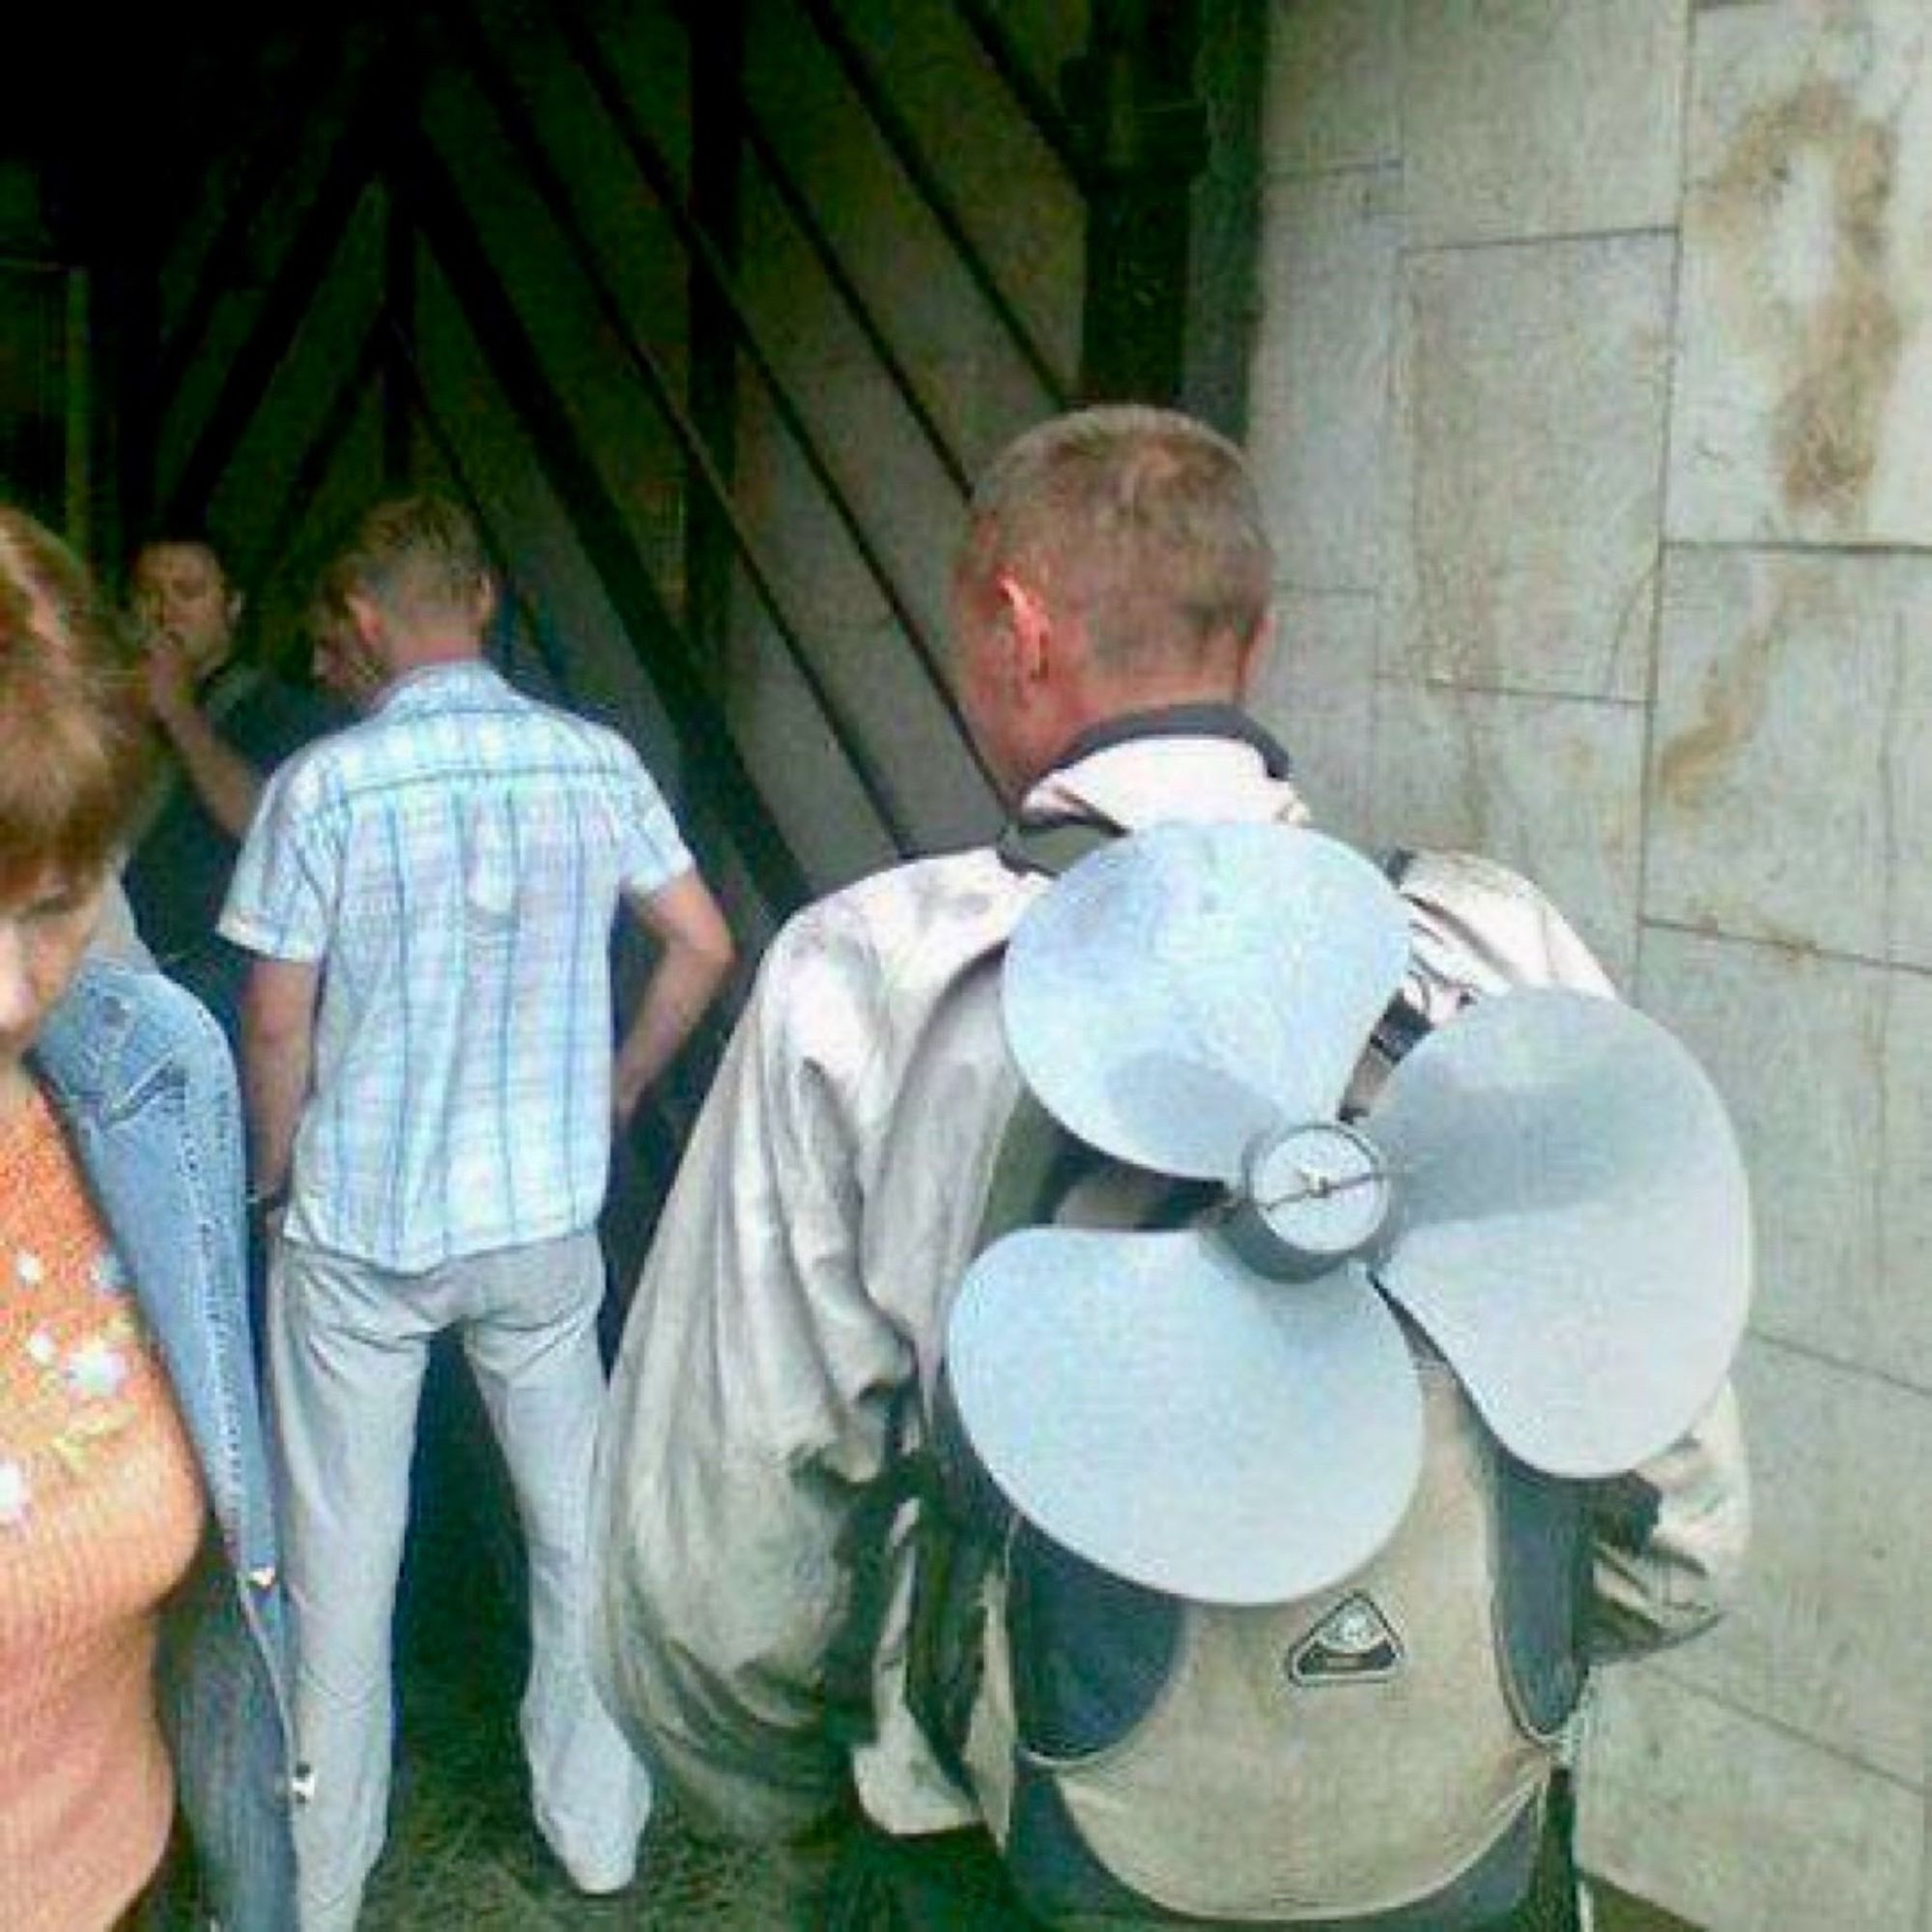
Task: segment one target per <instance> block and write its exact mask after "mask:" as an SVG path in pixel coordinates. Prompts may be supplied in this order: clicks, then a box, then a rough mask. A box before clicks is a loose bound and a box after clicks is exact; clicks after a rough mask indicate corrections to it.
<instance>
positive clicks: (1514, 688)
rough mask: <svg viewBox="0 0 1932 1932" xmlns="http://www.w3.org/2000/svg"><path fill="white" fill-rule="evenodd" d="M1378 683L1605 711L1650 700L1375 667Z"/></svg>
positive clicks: (1637, 707) (1641, 707)
mask: <svg viewBox="0 0 1932 1932" xmlns="http://www.w3.org/2000/svg"><path fill="white" fill-rule="evenodd" d="M1375 681H1376V683H1378V684H1381V685H1387V686H1388V687H1389V688H1390V689H1391V690H1394V691H1426V692H1430V693H1432V694H1435V695H1437V696H1450V695H1453V696H1459V697H1506V698H1512V699H1516V700H1518V701H1520V702H1523V703H1531V704H1587V705H1591V706H1594V707H1596V708H1598V709H1601V710H1605V711H1642V710H1644V709H1646V708H1647V706H1648V704H1649V701H1650V700H1649V699H1648V698H1644V697H1619V696H1616V695H1615V694H1614V693H1612V692H1605V691H1555V690H1540V689H1538V688H1537V687H1536V686H1534V685H1526V684H1466V683H1464V682H1463V681H1462V680H1461V679H1460V678H1453V677H1405V676H1404V675H1403V674H1402V672H1400V671H1390V670H1378V671H1377V672H1376V674H1375Z"/></svg>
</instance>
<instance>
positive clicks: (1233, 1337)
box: [947, 1229, 1422, 1604]
mask: <svg viewBox="0 0 1932 1932" xmlns="http://www.w3.org/2000/svg"><path fill="white" fill-rule="evenodd" d="M947 1361H948V1364H949V1368H950V1373H951V1375H952V1388H953V1395H954V1398H955V1401H956V1403H957V1406H958V1410H959V1414H960V1418H961V1420H962V1421H963V1423H964V1425H965V1427H966V1430H967V1433H968V1435H970V1436H971V1437H972V1440H973V1445H974V1448H975V1449H976V1451H977V1452H978V1454H979V1456H980V1461H981V1462H983V1463H984V1464H985V1465H986V1468H987V1470H988V1471H989V1472H990V1473H991V1475H992V1477H993V1479H994V1480H995V1482H997V1483H998V1484H999V1486H1000V1488H1001V1489H1002V1490H1003V1491H1004V1492H1006V1494H1007V1495H1008V1497H1009V1499H1010V1500H1011V1501H1012V1503H1013V1504H1014V1506H1015V1507H1016V1508H1017V1509H1018V1510H1019V1511H1020V1512H1021V1513H1022V1514H1023V1515H1024V1516H1026V1517H1028V1518H1030V1519H1031V1520H1033V1521H1034V1522H1035V1523H1037V1525H1038V1526H1039V1527H1040V1528H1041V1529H1042V1530H1044V1531H1045V1532H1046V1533H1047V1534H1048V1535H1049V1536H1051V1537H1053V1538H1054V1539H1055V1540H1056V1541H1057V1542H1059V1543H1061V1544H1063V1545H1065V1548H1068V1549H1070V1550H1072V1551H1073V1552H1074V1553H1075V1554H1076V1555H1079V1556H1082V1557H1085V1558H1086V1559H1087V1560H1088V1561H1089V1562H1091V1563H1094V1564H1097V1565H1098V1566H1099V1567H1100V1568H1101V1569H1103V1570H1106V1571H1108V1572H1110V1573H1112V1574H1113V1575H1115V1576H1118V1577H1126V1578H1127V1579H1128V1580H1129V1581H1132V1582H1136V1583H1142V1584H1146V1585H1148V1586H1149V1587H1151V1588H1152V1589H1156V1590H1165V1591H1167V1592H1169V1593H1170V1594H1173V1595H1177V1596H1184V1597H1189V1598H1192V1599H1195V1600H1196V1601H1199V1602H1205V1603H1219V1604H1267V1603H1284V1602H1287V1601H1288V1600H1289V1599H1291V1598H1293V1597H1298V1596H1301V1595H1303V1594H1305V1593H1306V1592H1308V1591H1311V1590H1317V1589H1320V1588H1321V1587H1322V1586H1323V1585H1324V1584H1327V1583H1331V1582H1334V1581H1336V1580H1337V1579H1338V1578H1340V1577H1345V1576H1347V1575H1349V1574H1350V1572H1351V1571H1353V1570H1355V1569H1356V1568H1358V1567H1359V1566H1360V1565H1361V1564H1362V1563H1364V1562H1366V1561H1367V1559H1368V1558H1369V1557H1370V1556H1372V1555H1373V1554H1374V1553H1375V1551H1376V1550H1377V1549H1378V1548H1379V1547H1380V1546H1381V1544H1382V1543H1383V1542H1384V1541H1386V1539H1387V1538H1388V1537H1389V1536H1390V1535H1391V1534H1392V1533H1393V1531H1394V1529H1395V1527H1396V1525H1397V1523H1398V1522H1400V1520H1402V1515H1403V1512H1404V1510H1405V1509H1406V1507H1407V1504H1408V1499H1409V1496H1410V1493H1411V1492H1412V1491H1413V1490H1414V1487H1415V1482H1416V1476H1417V1473H1418V1471H1419V1469H1420V1467H1421V1455H1422V1406H1421V1394H1420V1391H1419V1389H1418V1387H1417V1383H1416V1377H1415V1370H1414V1367H1413V1364H1412V1363H1411V1361H1410V1359H1409V1355H1408V1347H1407V1344H1406V1342H1405V1340H1404V1339H1403V1335H1402V1331H1401V1328H1400V1326H1399V1324H1398V1323H1397V1321H1396V1320H1395V1318H1394V1316H1393V1315H1392V1314H1391V1313H1390V1311H1389V1309H1388V1307H1387V1306H1386V1304H1385V1303H1384V1302H1383V1301H1382V1299H1381V1297H1380V1296H1379V1295H1378V1294H1377V1293H1376V1292H1375V1290H1374V1288H1373V1287H1372V1286H1371V1285H1370V1283H1369V1281H1368V1279H1367V1276H1366V1274H1365V1272H1364V1271H1363V1270H1362V1269H1361V1268H1359V1267H1354V1266H1350V1267H1347V1268H1342V1269H1338V1270H1336V1271H1335V1272H1334V1273H1332V1274H1328V1275H1324V1276H1322V1277H1321V1279H1319V1280H1316V1281H1312V1282H1297V1283H1292V1284H1290V1283H1277V1282H1269V1281H1267V1280H1264V1278H1263V1277H1261V1276H1259V1275H1256V1274H1253V1273H1251V1272H1249V1271H1248V1270H1247V1269H1245V1268H1243V1267H1242V1266H1241V1265H1240V1264H1239V1263H1238V1262H1237V1261H1236V1259H1235V1257H1234V1256H1233V1254H1232V1253H1231V1252H1230V1251H1229V1250H1227V1249H1226V1248H1225V1247H1223V1246H1222V1245H1221V1243H1220V1242H1219V1241H1218V1240H1217V1239H1216V1238H1215V1237H1214V1236H1211V1235H1207V1234H1203V1233H1199V1232H1196V1231H1192V1230H1189V1231H1185V1232H1182V1233H1179V1234H1117V1233H1106V1234H1099V1233H1093V1232H1088V1231H1076V1230H1067V1229H1029V1230H1026V1231H1024V1232H1022V1233H1020V1234H1017V1235H1011V1236H1008V1237H1007V1238H1006V1239H1005V1240H1002V1241H999V1242H996V1243H995V1244H994V1245H993V1246H992V1247H991V1248H989V1249H987V1251H986V1252H985V1253H984V1254H983V1255H981V1256H980V1259H979V1260H978V1261H977V1262H976V1263H975V1264H974V1265H973V1267H972V1268H971V1270H970V1271H969V1272H968V1274H967V1277H966V1280H965V1283H964V1285H963V1286H962V1288H961V1291H960V1294H959V1299H958V1302H957V1304H956V1305H955V1307H954V1309H953V1313H952V1327H951V1332H950V1336H949V1339H948V1344H947Z"/></svg>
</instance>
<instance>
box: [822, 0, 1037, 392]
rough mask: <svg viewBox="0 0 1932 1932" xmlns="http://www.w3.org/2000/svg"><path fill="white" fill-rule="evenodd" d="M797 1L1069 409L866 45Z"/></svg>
mask: <svg viewBox="0 0 1932 1932" xmlns="http://www.w3.org/2000/svg"><path fill="white" fill-rule="evenodd" d="M797 5H798V9H799V11H800V13H802V14H804V15H805V17H806V18H807V19H808V20H809V21H810V23H811V27H812V31H813V32H814V33H815V34H816V35H817V36H818V38H819V40H820V41H821V42H823V43H824V44H825V47H826V50H827V51H828V52H829V53H830V54H831V55H832V57H833V59H834V60H835V61H837V62H838V68H839V71H841V72H842V73H843V74H844V76H845V81H846V85H847V86H849V87H850V88H851V90H852V92H853V93H854V94H855V95H857V96H858V99H859V104H860V105H861V106H862V107H863V108H864V109H865V110H866V113H867V117H868V118H869V119H870V120H871V122H872V125H873V126H874V127H876V128H878V130H879V132H880V133H881V134H882V135H883V136H884V137H885V141H886V145H887V146H888V147H889V148H890V149H891V150H892V152H893V158H894V159H895V160H896V161H897V162H898V164H899V168H900V171H901V172H902V173H903V174H904V175H905V178H906V180H907V181H909V182H910V183H911V184H912V185H913V189H914V191H915V192H916V193H917V194H918V196H919V198H920V199H921V200H922V201H923V203H924V204H925V207H926V212H927V213H929V214H930V215H931V216H932V218H933V220H934V221H936V222H937V223H938V224H939V227H940V231H941V232H942V233H943V234H944V235H945V237H946V239H947V241H949V242H950V243H951V244H952V251H953V253H954V254H955V255H957V256H958V257H959V262H960V266H961V267H962V268H964V269H965V270H966V272H967V274H968V275H970V276H971V277H972V279H973V285H974V287H976V288H977V289H978V290H979V291H980V299H981V300H982V301H984V302H985V304H986V306H987V307H988V308H989V309H991V310H992V312H993V314H994V316H995V317H996V318H997V319H998V321H999V324H1000V327H1002V328H1003V329H1005V330H1006V332H1007V335H1008V337H1009V339H1010V340H1011V342H1012V345H1013V347H1014V348H1015V349H1016V350H1018V352H1019V354H1020V357H1021V359H1022V360H1023V361H1024V362H1025V363H1026V365H1027V367H1028V369H1030V370H1031V371H1032V372H1033V378H1034V381H1035V382H1037V384H1039V386H1040V388H1041V390H1042V391H1043V392H1044V394H1045V396H1046V398H1047V400H1048V401H1049V402H1050V403H1051V404H1052V405H1053V407H1054V408H1055V409H1057V410H1060V409H1065V407H1066V405H1067V403H1068V402H1069V401H1070V400H1071V396H1072V385H1071V384H1068V383H1066V382H1065V381H1064V380H1063V379H1062V377H1061V375H1060V373H1059V371H1058V370H1057V369H1055V367H1054V366H1053V359H1052V357H1051V356H1049V355H1047V353H1046V351H1045V349H1044V348H1042V347H1041V345H1040V342H1039V339H1038V338H1037V336H1036V335H1035V334H1034V332H1033V330H1032V329H1031V328H1030V327H1028V326H1027V322H1026V318H1025V317H1024V316H1022V315H1021V314H1020V312H1019V309H1018V307H1017V306H1016V305H1015V303H1014V302H1013V301H1012V300H1011V298H1009V296H1008V295H1007V292H1006V291H1005V290H1004V289H1003V288H1002V287H1001V286H1000V283H999V279H998V277H997V276H995V275H994V273H993V270H992V269H991V267H990V266H989V265H988V264H987V261H986V258H985V256H984V255H982V254H981V253H980V246H979V243H978V242H976V241H974V240H973V236H972V232H971V231H970V230H969V229H968V228H967V226H966V221H965V217H964V216H963V215H962V214H961V213H960V212H959V206H958V204H957V202H955V201H954V200H953V198H952V195H951V193H949V192H948V190H947V188H946V185H945V184H944V183H943V182H941V180H940V179H939V176H938V174H937V173H936V172H935V171H934V169H933V166H932V163H931V162H930V161H928V160H927V159H926V158H925V154H924V151H923V149H922V148H921V146H920V144H919V139H918V137H917V136H916V135H915V134H914V132H913V130H912V124H911V123H910V122H908V121H907V119H906V118H905V116H904V115H903V114H901V113H900V112H899V110H898V109H897V108H896V107H895V105H894V104H893V100H892V97H891V96H890V95H889V94H888V93H887V91H886V89H885V87H884V86H883V84H882V83H881V82H880V80H879V77H878V75H877V74H876V73H874V72H873V71H872V67H871V63H870V62H869V61H868V60H867V58H866V55H865V53H864V52H863V51H862V50H861V48H860V45H859V43H858V41H857V39H856V38H855V37H854V36H853V34H852V31H851V29H850V28H849V27H848V26H847V25H846V24H845V22H844V21H843V20H842V19H841V18H840V17H839V15H838V9H837V8H835V7H833V6H832V5H830V4H829V0H797Z"/></svg>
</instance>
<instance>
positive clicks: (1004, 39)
mask: <svg viewBox="0 0 1932 1932" xmlns="http://www.w3.org/2000/svg"><path fill="white" fill-rule="evenodd" d="M952 4H953V5H954V7H956V8H957V9H958V12H959V17H960V18H961V19H962V20H964V21H965V22H966V25H967V27H968V29H969V30H970V31H971V33H972V35H973V38H974V39H975V40H976V41H978V42H979V43H980V52H981V53H983V54H984V55H985V56H986V59H987V62H988V63H989V65H990V66H991V67H992V70H993V71H994V72H995V73H997V74H998V75H999V77H1000V79H1001V81H1002V82H1003V83H1004V84H1005V86H1006V90H1007V92H1008V93H1009V94H1010V95H1011V96H1012V97H1013V99H1014V100H1016V101H1017V102H1018V103H1019V108H1020V112H1021V113H1022V114H1024V115H1025V116H1026V118H1027V121H1028V123H1029V125H1030V126H1031V127H1032V128H1033V130H1034V132H1035V133H1036V134H1037V135H1038V136H1039V138H1040V140H1041V141H1042V142H1043V143H1044V144H1045V145H1046V148H1047V150H1048V152H1049V153H1050V154H1051V155H1052V156H1053V157H1054V159H1055V160H1057V161H1058V162H1059V163H1060V165H1061V169H1062V171H1063V172H1064V173H1065V176H1066V178H1067V180H1068V181H1070V182H1071V183H1072V184H1073V185H1074V186H1075V187H1077V188H1079V189H1080V191H1081V192H1082V193H1083V194H1085V193H1088V192H1089V191H1090V190H1091V188H1092V185H1093V180H1092V176H1093V171H1092V169H1091V168H1090V167H1089V166H1088V164H1087V160H1086V157H1085V156H1084V155H1083V154H1082V152H1081V149H1080V143H1079V137H1078V135H1077V134H1076V133H1075V131H1074V127H1073V123H1072V122H1071V120H1069V119H1068V117H1067V114H1066V110H1065V108H1063V107H1062V106H1061V104H1060V102H1059V101H1058V100H1057V99H1055V98H1054V95H1053V91H1052V90H1051V89H1050V88H1048V87H1046V86H1044V85H1042V83H1041V82H1040V80H1039V79H1038V77H1037V75H1036V74H1035V73H1034V71H1033V69H1032V67H1031V66H1029V65H1028V62H1027V58H1026V56H1025V55H1024V54H1023V53H1021V51H1020V48H1019V43H1018V42H1017V41H1015V40H1014V39H1013V35H1012V30H1011V29H1010V28H1009V26H1008V25H1007V23H1006V21H1005V20H1003V19H1002V18H1001V17H1000V13H999V10H998V9H997V8H995V7H993V6H990V5H989V4H988V0H952Z"/></svg>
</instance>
